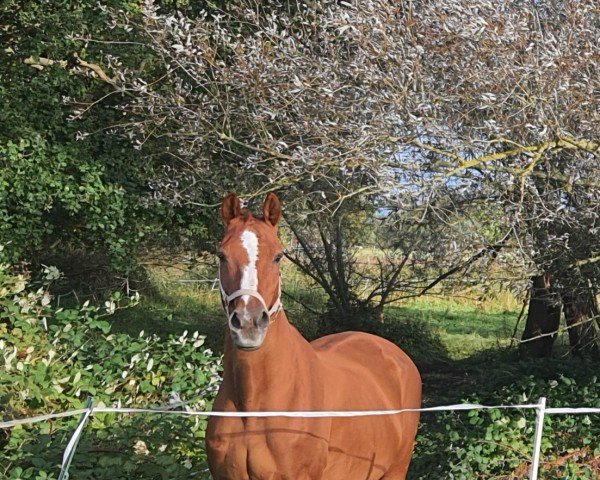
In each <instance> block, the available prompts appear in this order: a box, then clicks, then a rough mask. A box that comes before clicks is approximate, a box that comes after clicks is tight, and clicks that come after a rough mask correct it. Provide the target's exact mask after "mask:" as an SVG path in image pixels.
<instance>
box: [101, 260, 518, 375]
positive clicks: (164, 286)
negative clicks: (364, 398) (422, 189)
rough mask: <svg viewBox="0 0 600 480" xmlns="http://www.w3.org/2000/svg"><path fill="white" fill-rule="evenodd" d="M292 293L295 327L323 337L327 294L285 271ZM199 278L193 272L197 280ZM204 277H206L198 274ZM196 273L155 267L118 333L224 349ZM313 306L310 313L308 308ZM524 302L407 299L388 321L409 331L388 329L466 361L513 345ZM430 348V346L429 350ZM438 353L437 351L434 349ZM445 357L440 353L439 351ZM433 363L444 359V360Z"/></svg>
mask: <svg viewBox="0 0 600 480" xmlns="http://www.w3.org/2000/svg"><path fill="white" fill-rule="evenodd" d="M283 274H284V285H285V292H286V295H284V296H283V298H282V300H283V302H284V304H285V307H286V313H287V314H288V318H289V319H290V321H291V322H292V323H294V324H295V325H296V326H297V327H298V329H299V330H300V331H301V332H302V333H303V334H304V336H305V337H306V338H308V339H313V338H315V337H316V336H317V334H318V330H319V328H318V327H319V323H318V322H319V320H318V318H317V316H316V315H315V314H314V313H311V310H316V311H318V310H323V305H324V303H325V301H326V298H325V296H324V295H323V294H322V292H320V291H318V290H314V289H310V288H309V287H308V286H307V284H306V280H305V279H304V278H303V277H302V276H301V275H300V274H299V273H298V272H297V271H296V270H295V269H292V268H290V267H289V266H288V267H287V268H284V272H283ZM193 276H194V274H193V272H192V277H193ZM198 276H202V275H198ZM189 280H190V274H189V273H183V272H182V271H181V270H177V269H164V268H163V269H154V270H152V271H151V273H150V281H151V282H152V286H153V288H152V289H150V293H148V294H145V295H142V297H141V300H140V303H139V305H137V306H136V307H133V308H130V309H124V310H120V311H118V312H117V313H116V314H115V315H114V316H113V317H112V327H113V330H114V331H117V332H125V333H128V334H130V335H134V336H137V335H138V334H139V332H140V331H142V330H143V331H145V332H146V333H151V334H156V335H159V336H166V335H167V334H169V333H174V334H178V335H180V334H181V333H183V332H184V331H186V330H187V331H188V332H194V331H198V332H199V333H200V334H202V335H205V336H206V344H207V345H208V346H209V348H211V349H212V350H213V351H215V352H217V353H220V352H221V351H222V344H223V336H224V333H225V319H224V315H223V312H222V310H221V305H220V300H219V292H218V290H217V289H212V287H213V286H212V285H211V284H210V283H201V284H195V283H190V282H189ZM305 306H307V307H308V309H306V308H305ZM519 307H520V306H519V304H518V302H517V301H516V300H515V299H514V298H513V297H511V296H509V295H507V294H504V295H500V296H499V297H498V298H497V299H494V300H491V301H490V300H488V301H486V302H475V301H472V300H469V299H464V298H448V297H446V298H438V297H426V298H417V299H414V300H410V301H405V302H403V303H401V304H395V305H392V306H389V307H387V308H386V310H385V312H384V318H385V322H386V323H388V324H390V326H391V327H394V326H395V325H396V324H398V325H405V324H410V325H411V327H410V328H409V329H408V331H407V329H402V328H391V329H388V330H390V331H391V332H392V333H391V334H392V335H395V334H397V335H398V338H391V340H393V341H396V342H397V343H398V344H399V345H400V346H403V343H404V344H407V343H408V344H410V343H411V342H412V341H413V340H414V339H412V338H406V336H414V335H418V334H419V331H418V330H419V329H422V330H426V331H427V332H430V333H433V335H435V336H436V337H438V338H439V340H440V342H441V344H442V347H443V349H444V350H445V352H444V354H443V357H444V358H443V360H445V361H449V360H461V359H465V358H468V357H469V356H470V355H473V354H475V353H477V352H480V351H484V350H489V349H497V348H504V347H506V346H508V345H509V344H510V339H511V335H512V332H513V330H514V326H515V322H516V320H517V316H518V311H519ZM425 348H426V346H425ZM432 350H435V349H432ZM420 353H422V355H420V356H421V357H422V358H419V360H420V361H421V362H424V363H427V360H428V359H427V358H426V352H420ZM433 353H434V354H435V355H436V356H437V357H439V356H440V353H439V351H433ZM437 357H436V358H432V359H431V360H436V359H437V360H439V358H437Z"/></svg>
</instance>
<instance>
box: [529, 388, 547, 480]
mask: <svg viewBox="0 0 600 480" xmlns="http://www.w3.org/2000/svg"><path fill="white" fill-rule="evenodd" d="M536 410H537V420H536V423H535V438H534V444H533V456H532V457H531V471H530V474H529V480H537V478H538V469H539V466H540V453H541V450H542V434H543V432H544V413H545V410H546V397H540V399H539V401H538V406H537V408H536Z"/></svg>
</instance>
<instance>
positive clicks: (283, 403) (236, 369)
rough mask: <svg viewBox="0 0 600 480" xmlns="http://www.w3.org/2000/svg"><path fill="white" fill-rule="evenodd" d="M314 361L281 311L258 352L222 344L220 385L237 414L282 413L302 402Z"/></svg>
mask: <svg viewBox="0 0 600 480" xmlns="http://www.w3.org/2000/svg"><path fill="white" fill-rule="evenodd" d="M228 337H229V336H228ZM315 360H316V356H315V354H314V351H313V349H312V347H311V346H310V344H309V343H308V342H307V341H306V340H305V339H304V338H302V336H301V335H300V334H299V333H298V332H297V331H296V330H295V329H294V328H293V327H292V326H291V325H290V324H289V323H288V321H287V318H286V316H285V313H284V312H283V311H281V312H280V313H279V314H278V316H277V319H276V320H275V321H274V322H273V323H272V324H271V325H270V326H269V332H268V333H267V338H266V339H265V342H264V344H263V345H262V346H261V347H260V348H259V349H258V350H256V351H253V352H243V351H240V350H237V349H236V348H235V347H234V345H233V343H232V341H231V340H230V339H229V338H228V339H227V340H226V346H225V361H224V369H225V371H224V381H226V382H229V387H230V389H231V390H230V391H231V395H232V397H233V398H232V399H231V400H232V401H233V402H234V404H235V405H236V407H237V408H238V409H240V410H246V411H252V410H264V409H272V410H275V409H286V408H289V407H290V406H292V405H296V404H298V402H301V401H302V399H301V398H298V395H299V394H300V388H301V384H306V382H307V381H309V379H310V378H311V377H312V374H311V368H314V364H315ZM313 373H314V372H313ZM315 378H316V377H315ZM307 387H308V386H307Z"/></svg>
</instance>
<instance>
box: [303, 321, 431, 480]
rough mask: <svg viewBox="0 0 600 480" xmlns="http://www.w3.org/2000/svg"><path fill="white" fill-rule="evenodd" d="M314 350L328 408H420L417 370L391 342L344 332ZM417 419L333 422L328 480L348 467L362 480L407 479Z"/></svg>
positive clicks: (400, 417) (318, 343)
mask: <svg viewBox="0 0 600 480" xmlns="http://www.w3.org/2000/svg"><path fill="white" fill-rule="evenodd" d="M311 345H312V346H313V348H314V349H315V352H316V353H317V356H318V357H319V359H320V360H321V364H322V365H323V367H324V372H323V373H324V378H325V381H326V404H327V405H328V408H331V409H332V410H399V409H404V408H419V407H420V406H421V377H420V375H419V372H418V370H417V367H416V366H415V365H414V363H413V362H412V360H411V359H410V358H409V357H408V355H406V354H405V353H404V352H403V351H402V350H401V349H400V348H399V347H397V346H396V345H394V344H393V343H391V342H389V341H387V340H385V339H383V338H381V337H377V336H375V335H370V334H367V333H359V332H344V333H339V334H335V335H328V336H326V337H322V338H320V339H318V340H315V341H314V342H312V343H311ZM418 419H419V415H418V413H412V412H411V413H400V414H396V415H383V416H365V417H356V418H339V419H334V423H335V425H334V426H333V427H334V428H332V438H331V439H330V462H329V464H328V475H326V476H325V477H324V478H338V477H337V476H336V475H337V469H338V468H339V469H340V470H339V471H340V472H341V471H343V470H344V469H345V468H347V465H348V463H349V462H350V463H352V464H353V470H354V471H357V472H358V471H362V472H365V474H364V477H363V476H361V478H368V479H377V478H382V477H383V475H386V476H385V477H384V478H388V477H389V475H390V472H392V476H391V477H390V478H403V477H404V474H405V470H406V468H407V466H408V462H409V461H410V454H411V452H412V445H413V442H414V437H415V434H416V430H417V425H418ZM359 439H360V440H359ZM361 475H362V474H361ZM340 478H341V477H340ZM356 478H359V477H358V476H357V477H356Z"/></svg>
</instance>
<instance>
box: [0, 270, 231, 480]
mask: <svg viewBox="0 0 600 480" xmlns="http://www.w3.org/2000/svg"><path fill="white" fill-rule="evenodd" d="M46 273H47V277H55V276H56V272H55V271H53V270H52V269H48V270H47V272H46ZM128 301H130V299H122V298H120V296H119V295H118V294H116V295H115V296H113V298H111V299H110V300H108V301H107V302H106V303H105V305H104V306H103V307H102V309H100V308H98V307H93V306H90V305H89V304H88V303H87V302H86V303H85V304H84V305H82V306H80V307H78V308H69V309H62V308H55V307H53V306H52V305H51V298H50V296H49V294H48V292H47V285H42V286H40V288H36V287H35V286H33V285H31V284H29V283H28V279H27V277H26V275H23V274H21V275H19V274H15V273H13V272H11V271H9V270H8V269H7V268H6V267H5V266H2V267H0V354H1V357H0V371H1V372H2V374H0V404H1V405H2V406H3V413H2V415H3V417H4V419H13V418H19V417H29V416H33V415H37V414H42V413H48V412H58V411H65V410H71V409H77V408H82V406H83V404H84V402H85V400H86V399H87V398H88V397H89V396H93V397H94V402H95V405H96V406H99V405H111V406H128V407H148V406H153V405H154V406H157V405H164V404H166V403H168V402H169V400H173V399H179V398H181V399H183V400H187V401H188V402H187V406H186V408H187V407H191V408H194V409H206V408H209V407H210V404H211V402H212V398H213V396H214V390H215V388H216V385H217V382H218V369H219V368H220V362H219V360H218V359H217V358H215V357H214V356H213V355H212V352H210V350H206V349H204V348H203V342H204V338H203V337H202V336H199V335H198V334H197V333H196V334H193V335H187V333H184V334H183V335H182V336H180V337H170V338H168V339H166V340H161V339H160V338H159V337H157V336H145V335H144V334H143V332H142V333H141V334H140V335H139V336H138V337H137V338H132V337H130V336H129V335H126V334H113V333H111V331H110V324H109V323H108V322H107V321H106V320H105V318H104V317H105V316H106V315H109V314H110V313H112V312H113V311H114V310H115V309H117V308H120V306H122V305H123V304H127V303H128ZM44 323H47V324H48V329H47V330H45V329H44V327H43V324H44ZM77 421H78V418H67V419H64V420H55V421H48V422H40V423H36V424H32V425H22V426H17V427H14V428H12V429H9V430H0V449H2V455H0V476H3V478H14V479H16V478H19V479H30V478H31V479H34V478H35V479H45V478H56V476H57V473H58V471H59V468H60V462H61V456H62V452H63V451H64V448H65V446H66V442H67V441H68V438H69V437H70V435H71V434H72V431H73V429H74V426H75V425H76V423H77ZM205 424H206V419H204V418H198V417H193V418H184V417H174V416H168V417H167V416H161V415H137V416H136V415H132V416H124V415H119V416H117V415H115V414H96V415H94V417H93V419H92V421H91V422H90V424H89V425H88V426H87V428H86V430H85V432H84V435H83V438H82V440H81V442H80V445H79V447H78V449H77V453H76V455H75V459H74V462H73V465H72V467H71V474H72V476H75V477H76V478H83V479H86V478H89V479H104V478H106V479H109V478H110V479H121V478H123V479H125V478H127V479H129V478H141V477H143V478H165V477H164V476H165V475H166V476H167V477H169V478H173V477H179V478H187V477H189V476H190V471H191V470H194V471H196V472H198V471H203V470H205V469H206V465H205V454H204V450H203V449H204V441H203V437H204V430H205Z"/></svg>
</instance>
